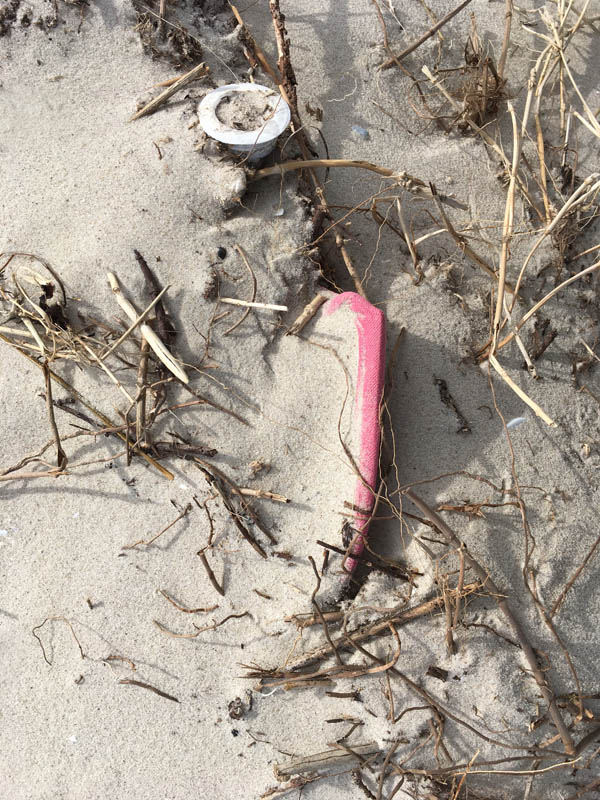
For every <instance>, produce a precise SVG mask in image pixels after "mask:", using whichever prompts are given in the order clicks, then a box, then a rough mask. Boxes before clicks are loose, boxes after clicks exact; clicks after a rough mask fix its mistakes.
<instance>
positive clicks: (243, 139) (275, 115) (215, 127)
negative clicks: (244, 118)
mask: <svg viewBox="0 0 600 800" xmlns="http://www.w3.org/2000/svg"><path fill="white" fill-rule="evenodd" d="M244 94H246V95H248V94H252V95H254V97H256V95H257V94H258V95H262V96H263V98H264V100H265V103H266V105H267V106H268V108H269V115H268V116H267V118H266V119H265V121H264V123H263V124H261V125H260V127H258V128H256V129H255V130H249V131H247V130H240V129H239V128H235V127H233V126H231V125H228V124H226V123H224V122H222V121H221V120H220V119H219V116H218V115H217V109H218V107H219V106H220V105H221V103H223V102H224V101H226V100H231V99H232V98H234V97H236V96H239V95H242V96H243V95H244ZM198 117H199V119H200V125H201V126H202V128H203V129H204V132H205V133H206V134H207V135H208V136H210V137H211V138H212V139H216V140H217V141H218V142H222V143H223V144H226V145H228V146H229V149H230V150H231V151H232V152H234V153H239V154H242V155H246V156H247V157H248V160H249V161H250V162H256V161H260V159H262V158H264V157H265V156H266V155H268V154H269V153H270V152H271V151H272V150H273V148H274V147H275V143H276V142H277V139H278V137H279V136H281V134H282V133H283V132H284V130H285V129H286V128H287V127H288V125H289V124H290V119H291V112H290V107H289V106H288V104H287V103H286V102H285V100H284V99H283V97H282V96H281V95H280V94H279V92H275V91H273V89H269V87H268V86H261V85H260V84H258V83H230V84H228V85H227V86H221V87H220V88H219V89H214V90H213V91H212V92H209V93H208V94H207V95H206V97H204V99H203V100H202V102H201V103H200V106H199V108H198Z"/></svg>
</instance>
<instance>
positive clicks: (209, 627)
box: [152, 611, 250, 639]
mask: <svg viewBox="0 0 600 800" xmlns="http://www.w3.org/2000/svg"><path fill="white" fill-rule="evenodd" d="M248 616H250V613H249V612H248V611H243V612H242V613H241V614H228V615H227V616H226V617H224V618H223V619H222V620H221V621H220V622H213V623H212V624H211V625H205V626H204V627H203V628H199V627H198V626H197V625H194V628H196V633H173V631H170V630H169V629H168V628H166V627H165V626H164V625H163V624H162V623H160V622H158V621H157V620H152V621H153V622H154V624H155V625H156V627H157V628H158V629H159V631H162V632H163V633H166V634H167V635H168V636H171V637H172V638H173V639H196V638H197V637H198V636H200V634H201V633H205V632H206V631H214V630H216V629H217V628H220V627H221V625H224V624H225V623H226V622H228V621H229V620H230V619H242V617H248Z"/></svg>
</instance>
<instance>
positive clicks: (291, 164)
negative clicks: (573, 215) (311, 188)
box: [249, 139, 495, 210]
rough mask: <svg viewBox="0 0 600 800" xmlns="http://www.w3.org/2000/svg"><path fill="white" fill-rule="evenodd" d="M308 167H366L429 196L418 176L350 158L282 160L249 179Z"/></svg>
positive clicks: (459, 205) (457, 205)
mask: <svg viewBox="0 0 600 800" xmlns="http://www.w3.org/2000/svg"><path fill="white" fill-rule="evenodd" d="M492 142H493V139H492ZM494 144H495V142H494ZM309 167H310V168H314V167H353V168H355V169H366V170H368V171H369V172H375V173H376V174H377V175H382V176H383V177H385V178H392V179H393V180H395V181H397V183H398V184H399V185H400V186H401V187H402V188H403V189H405V190H406V191H407V192H412V193H413V194H416V195H419V196H421V197H427V198H429V199H430V198H431V189H430V188H429V187H428V186H427V185H426V184H425V183H424V182H423V181H421V180H419V178H414V177H413V176H412V175H409V174H408V172H396V171H395V170H393V169H389V168H388V167H380V166H379V165H378V164H371V162H370V161H359V160H356V159H350V158H314V159H312V160H311V159H308V160H300V161H282V162H281V163H280V164H275V165H274V166H272V167H263V168H262V169H257V170H254V171H251V172H250V173H249V179H250V181H259V180H261V179H262V178H268V177H269V176H271V175H284V174H285V173H286V172H290V171H291V170H298V169H307V168H309ZM440 200H441V201H442V202H443V203H447V204H448V205H450V206H453V207H454V208H460V209H462V210H465V208H466V206H465V205H464V204H463V203H459V202H458V201H457V200H454V199H452V198H451V197H447V196H446V195H440Z"/></svg>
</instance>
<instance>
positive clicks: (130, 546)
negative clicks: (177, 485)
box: [121, 503, 192, 550]
mask: <svg viewBox="0 0 600 800" xmlns="http://www.w3.org/2000/svg"><path fill="white" fill-rule="evenodd" d="M191 510H192V504H191V503H188V504H187V506H186V507H185V508H184V509H183V511H182V512H181V513H180V514H179V515H178V516H176V517H175V519H174V520H173V521H172V522H169V524H168V525H167V526H166V527H164V528H163V529H162V530H161V531H159V532H158V533H157V534H156V536H153V537H152V538H151V539H139V540H138V541H137V542H133V544H126V545H124V546H123V547H122V548H121V550H133V548H134V547H138V546H139V545H141V544H145V545H146V546H150V545H151V544H152V543H153V542H155V541H156V540H157V539H158V537H159V536H162V535H163V533H166V532H167V531H168V530H169V528H172V527H173V525H175V524H176V523H177V522H179V520H180V519H183V518H184V517H185V516H187V515H188V514H189V512H190V511H191Z"/></svg>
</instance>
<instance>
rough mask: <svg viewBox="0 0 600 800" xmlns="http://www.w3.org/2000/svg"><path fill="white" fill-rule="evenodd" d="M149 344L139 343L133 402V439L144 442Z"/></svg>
mask: <svg viewBox="0 0 600 800" xmlns="http://www.w3.org/2000/svg"><path fill="white" fill-rule="evenodd" d="M149 352H150V345H149V344H148V342H147V341H146V340H145V339H142V343H141V345H140V366H139V368H138V374H137V398H136V403H135V440H136V442H137V443H138V444H145V439H146V375H147V373H148V353H149Z"/></svg>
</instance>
